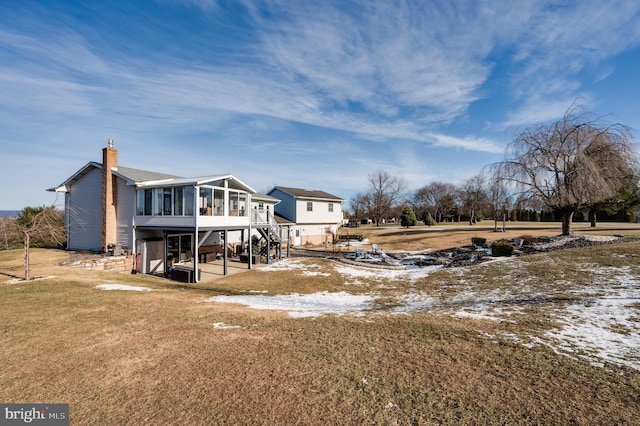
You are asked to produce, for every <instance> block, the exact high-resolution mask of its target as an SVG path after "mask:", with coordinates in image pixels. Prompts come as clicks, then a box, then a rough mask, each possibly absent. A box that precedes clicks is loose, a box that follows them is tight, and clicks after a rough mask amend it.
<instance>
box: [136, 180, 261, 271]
mask: <svg viewBox="0 0 640 426" xmlns="http://www.w3.org/2000/svg"><path fill="white" fill-rule="evenodd" d="M255 193H256V191H255V190H253V189H252V188H251V187H250V186H248V185H247V184H245V183H243V182H242V181H240V180H239V179H237V178H235V177H234V176H232V175H220V176H205V177H199V178H173V179H163V180H158V181H148V182H138V183H136V197H135V198H136V201H135V204H136V205H135V216H134V224H133V232H134V240H135V241H136V246H137V247H136V249H137V251H136V252H137V253H139V254H140V256H141V258H140V262H139V264H138V271H139V272H143V273H163V274H164V275H165V276H170V275H171V274H172V273H173V272H174V270H175V271H181V270H183V269H187V270H190V273H188V274H187V275H188V276H189V277H188V278H187V279H188V281H190V282H198V281H199V274H198V273H196V271H198V270H199V268H198V266H199V263H200V262H203V263H204V262H207V254H212V253H213V254H214V255H217V256H220V257H222V258H223V259H224V262H223V264H224V274H225V275H226V273H227V262H228V257H229V256H230V255H234V254H238V253H241V252H244V250H247V251H249V250H251V247H250V246H251V245H250V244H247V241H248V239H249V238H250V235H251V217H250V214H249V213H250V212H249V206H250V205H251V195H252V194H255ZM230 231H240V232H233V233H231V234H230ZM230 235H232V236H233V239H235V240H237V241H232V240H231V239H230ZM249 257H250V256H249ZM248 268H251V262H248ZM176 274H177V273H176ZM177 275H180V276H181V274H177ZM172 278H174V277H173V276H172Z"/></svg>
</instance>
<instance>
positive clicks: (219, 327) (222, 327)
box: [211, 322, 242, 330]
mask: <svg viewBox="0 0 640 426" xmlns="http://www.w3.org/2000/svg"><path fill="white" fill-rule="evenodd" d="M211 326H212V327H213V328H214V329H215V330H230V329H233V328H242V327H240V326H239V325H228V324H225V323H223V322H214V323H213V324H212V325H211Z"/></svg>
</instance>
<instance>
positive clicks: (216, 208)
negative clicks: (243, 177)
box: [213, 189, 224, 216]
mask: <svg viewBox="0 0 640 426" xmlns="http://www.w3.org/2000/svg"><path fill="white" fill-rule="evenodd" d="M213 215H214V216H224V191H223V190H221V189H216V190H215V191H213Z"/></svg>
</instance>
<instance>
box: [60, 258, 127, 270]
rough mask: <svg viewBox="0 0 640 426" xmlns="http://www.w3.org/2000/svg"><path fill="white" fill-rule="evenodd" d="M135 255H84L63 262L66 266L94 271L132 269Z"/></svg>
mask: <svg viewBox="0 0 640 426" xmlns="http://www.w3.org/2000/svg"><path fill="white" fill-rule="evenodd" d="M134 259H135V256H82V257H81V258H76V259H73V258H72V259H70V261H68V262H62V264H63V265H64V266H71V267H73V268H81V269H89V270H93V271H113V272H123V271H131V269H132V268H133V261H134Z"/></svg>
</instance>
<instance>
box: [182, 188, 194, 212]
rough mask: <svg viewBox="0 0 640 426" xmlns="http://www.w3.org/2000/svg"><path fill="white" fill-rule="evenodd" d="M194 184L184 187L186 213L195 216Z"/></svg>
mask: <svg viewBox="0 0 640 426" xmlns="http://www.w3.org/2000/svg"><path fill="white" fill-rule="evenodd" d="M193 197H194V189H193V186H185V188H184V215H185V216H193Z"/></svg>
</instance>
